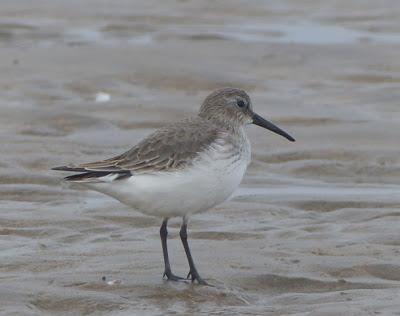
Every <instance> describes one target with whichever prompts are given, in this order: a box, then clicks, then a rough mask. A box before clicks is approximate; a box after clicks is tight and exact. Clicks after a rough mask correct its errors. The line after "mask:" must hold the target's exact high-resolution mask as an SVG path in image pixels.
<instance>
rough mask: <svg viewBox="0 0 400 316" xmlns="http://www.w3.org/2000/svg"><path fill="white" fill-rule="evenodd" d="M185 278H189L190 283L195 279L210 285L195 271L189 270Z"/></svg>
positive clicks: (199, 282) (202, 283)
mask: <svg viewBox="0 0 400 316" xmlns="http://www.w3.org/2000/svg"><path fill="white" fill-rule="evenodd" d="M186 278H187V279H191V280H192V283H194V281H197V283H198V284H201V285H208V286H210V284H208V283H207V282H206V281H204V280H203V279H202V278H201V277H200V275H199V273H198V272H197V271H189V273H188V275H187V277H186Z"/></svg>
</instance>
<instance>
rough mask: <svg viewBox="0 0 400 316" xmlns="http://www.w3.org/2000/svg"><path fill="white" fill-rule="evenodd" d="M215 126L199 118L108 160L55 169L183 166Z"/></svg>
mask: <svg viewBox="0 0 400 316" xmlns="http://www.w3.org/2000/svg"><path fill="white" fill-rule="evenodd" d="M218 134H219V133H218V128H217V127H216V126H215V125H213V124H211V123H210V122H208V121H206V120H203V119H201V118H195V119H188V120H185V121H181V122H179V123H175V124H171V125H168V126H166V127H164V128H161V129H159V130H157V131H156V132H154V133H153V134H151V135H150V136H148V137H147V138H145V139H144V140H142V141H141V142H140V143H138V144H137V145H136V146H135V147H133V148H132V149H131V150H129V151H127V152H125V153H123V154H122V155H119V156H117V157H113V158H110V159H107V160H103V161H98V162H92V163H86V164H81V165H78V166H66V167H59V168H56V169H57V170H64V171H77V172H85V171H108V172H124V171H131V172H132V174H138V173H152V172H155V171H169V170H174V169H182V168H184V167H186V166H188V165H190V163H191V160H192V159H193V158H195V157H196V156H197V155H198V153H199V152H200V151H202V150H203V149H205V148H207V147H208V146H209V144H210V143H212V142H213V141H214V140H215V139H217V137H218Z"/></svg>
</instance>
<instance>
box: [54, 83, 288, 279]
mask: <svg viewBox="0 0 400 316" xmlns="http://www.w3.org/2000/svg"><path fill="white" fill-rule="evenodd" d="M249 124H256V125H258V126H261V127H264V128H266V129H269V130H270V131H272V132H274V133H277V134H279V135H281V136H283V137H286V138H287V139H288V140H290V141H294V138H293V137H291V136H290V135H289V134H287V133H286V132H284V131H283V130H281V129H280V128H279V127H277V126H275V125H274V124H272V123H271V122H269V121H267V120H265V119H264V118H262V117H261V116H259V115H257V114H256V113H254V112H253V108H252V104H251V101H250V97H249V96H248V95H247V93H246V92H245V91H243V90H240V89H235V88H223V89H219V90H216V91H214V92H212V93H211V94H210V95H209V96H208V97H207V98H206V99H205V101H204V102H203V104H202V105H201V107H200V111H199V113H198V114H197V115H196V116H194V117H192V118H188V119H185V120H182V121H180V122H177V123H173V124H170V125H167V126H165V127H164V128H161V129H159V130H157V131H155V132H154V133H153V134H151V135H150V136H148V137H147V138H145V139H144V140H142V141H141V142H139V143H138V144H137V145H136V146H134V147H133V148H132V149H130V150H129V151H127V152H125V153H123V154H122V155H119V156H116V157H113V158H110V159H106V160H102V161H97V162H91V163H85V164H80V165H68V166H62V167H57V168H54V170H61V171H72V172H77V173H78V174H74V175H72V176H69V177H66V178H65V180H67V181H70V182H79V183H84V184H85V185H87V186H88V187H89V188H91V189H93V190H96V191H99V192H102V193H104V194H107V195H110V196H112V197H114V198H115V199H117V200H119V201H121V202H122V203H124V204H127V205H129V206H131V207H132V208H134V209H135V210H138V211H140V212H142V213H144V214H147V215H152V216H159V217H162V218H163V222H162V225H161V228H160V236H161V244H162V249H163V255H164V264H165V270H164V277H167V278H168V280H173V281H177V280H182V279H183V278H181V277H178V276H176V275H174V274H173V273H172V270H171V266H170V263H169V258H168V250H167V235H168V231H167V223H168V219H169V218H171V217H176V216H179V217H182V218H183V221H182V226H181V229H180V237H181V240H182V243H183V247H184V249H185V252H186V256H187V259H188V262H189V268H190V270H189V274H188V276H187V278H190V279H191V280H192V282H194V281H197V282H198V283H200V284H207V283H206V282H205V281H204V280H203V279H202V278H201V277H200V275H199V273H198V272H197V269H196V266H195V264H194V261H193V258H192V255H191V253H190V249H189V244H188V241H187V223H188V218H189V216H190V215H191V214H195V213H198V212H202V211H206V210H208V209H210V208H212V207H213V206H215V205H217V204H219V203H221V202H223V201H225V200H226V199H227V198H228V197H229V196H230V195H231V194H232V193H233V191H234V190H235V189H236V188H237V187H238V186H239V184H240V182H241V180H242V178H243V176H244V174H245V171H246V169H247V166H248V165H249V163H250V158H251V157H250V151H251V148H250V143H249V140H248V138H247V135H246V132H245V126H246V125H249Z"/></svg>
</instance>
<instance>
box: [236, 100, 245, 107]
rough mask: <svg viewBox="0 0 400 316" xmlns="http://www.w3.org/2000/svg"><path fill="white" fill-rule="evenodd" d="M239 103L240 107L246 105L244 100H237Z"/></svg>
mask: <svg viewBox="0 0 400 316" xmlns="http://www.w3.org/2000/svg"><path fill="white" fill-rule="evenodd" d="M237 105H238V107H240V108H245V107H246V103H245V102H244V101H243V100H237Z"/></svg>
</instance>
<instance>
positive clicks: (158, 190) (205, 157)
mask: <svg viewBox="0 0 400 316" xmlns="http://www.w3.org/2000/svg"><path fill="white" fill-rule="evenodd" d="M249 161H250V146H249V144H248V142H246V144H245V146H244V147H243V148H241V149H240V150H237V148H236V149H235V150H234V151H233V147H232V146H227V145H226V144H224V143H220V144H218V143H216V144H215V146H213V147H210V149H209V150H208V151H206V152H204V153H202V154H200V155H199V157H198V158H197V159H196V161H195V162H194V164H193V165H192V166H191V167H188V168H185V169H182V170H179V171H174V172H159V173H156V174H142V175H136V176H135V175H134V176H132V177H130V178H128V179H126V180H120V181H114V182H112V183H101V184H96V185H95V187H94V188H95V189H96V190H98V191H101V192H103V193H106V194H108V195H111V196H113V197H114V198H116V199H118V200H119V201H121V202H123V203H124V204H127V205H129V206H131V207H133V208H135V209H136V210H138V211H140V212H142V213H144V214H148V215H155V216H163V217H173V216H184V215H187V214H193V213H197V212H201V211H205V210H207V209H209V208H211V207H213V206H215V205H217V204H219V203H221V202H223V201H225V200H226V199H227V198H229V196H230V195H231V194H232V193H233V191H234V190H235V189H236V188H237V187H238V186H239V184H240V182H241V181H242V179H243V176H244V174H245V172H246V169H247V165H248V163H249Z"/></svg>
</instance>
